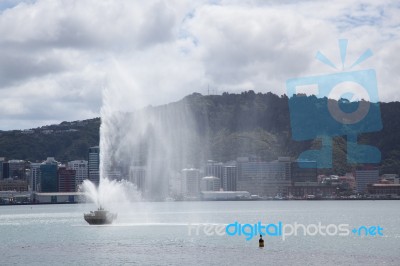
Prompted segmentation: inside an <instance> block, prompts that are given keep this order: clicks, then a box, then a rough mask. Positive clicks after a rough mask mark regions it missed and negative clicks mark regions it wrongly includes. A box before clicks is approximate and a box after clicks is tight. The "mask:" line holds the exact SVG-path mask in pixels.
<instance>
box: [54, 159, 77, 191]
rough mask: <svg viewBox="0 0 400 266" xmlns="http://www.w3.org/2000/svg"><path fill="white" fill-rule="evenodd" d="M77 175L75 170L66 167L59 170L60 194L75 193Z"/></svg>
mask: <svg viewBox="0 0 400 266" xmlns="http://www.w3.org/2000/svg"><path fill="white" fill-rule="evenodd" d="M75 174H76V171H75V170H73V169H67V167H66V166H64V165H63V166H60V167H59V168H58V192H75V191H76V186H75Z"/></svg>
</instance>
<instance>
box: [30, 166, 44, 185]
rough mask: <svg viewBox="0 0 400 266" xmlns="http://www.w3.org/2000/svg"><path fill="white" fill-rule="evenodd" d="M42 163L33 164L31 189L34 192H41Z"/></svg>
mask: <svg viewBox="0 0 400 266" xmlns="http://www.w3.org/2000/svg"><path fill="white" fill-rule="evenodd" d="M41 164H42V163H31V171H30V175H31V176H30V187H31V190H32V191H40V165H41Z"/></svg>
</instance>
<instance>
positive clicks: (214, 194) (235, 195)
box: [201, 191, 251, 200]
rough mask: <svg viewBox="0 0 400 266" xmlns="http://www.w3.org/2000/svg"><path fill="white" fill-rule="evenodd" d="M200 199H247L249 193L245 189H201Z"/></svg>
mask: <svg viewBox="0 0 400 266" xmlns="http://www.w3.org/2000/svg"><path fill="white" fill-rule="evenodd" d="M201 199H202V200H249V199H251V195H250V193H249V192H247V191H202V192H201Z"/></svg>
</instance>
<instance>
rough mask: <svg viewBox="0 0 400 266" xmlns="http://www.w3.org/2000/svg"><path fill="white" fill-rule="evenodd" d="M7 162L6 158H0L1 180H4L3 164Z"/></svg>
mask: <svg viewBox="0 0 400 266" xmlns="http://www.w3.org/2000/svg"><path fill="white" fill-rule="evenodd" d="M4 162H5V158H4V157H0V180H2V179H3V163H4Z"/></svg>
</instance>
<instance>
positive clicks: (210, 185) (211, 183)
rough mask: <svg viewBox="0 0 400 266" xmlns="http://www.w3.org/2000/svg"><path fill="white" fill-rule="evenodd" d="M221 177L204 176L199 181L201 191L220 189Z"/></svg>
mask: <svg viewBox="0 0 400 266" xmlns="http://www.w3.org/2000/svg"><path fill="white" fill-rule="evenodd" d="M220 189H221V179H220V178H218V177H216V176H205V177H203V178H202V179H201V181H200V190H201V191H220Z"/></svg>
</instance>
